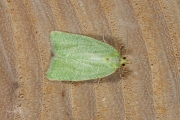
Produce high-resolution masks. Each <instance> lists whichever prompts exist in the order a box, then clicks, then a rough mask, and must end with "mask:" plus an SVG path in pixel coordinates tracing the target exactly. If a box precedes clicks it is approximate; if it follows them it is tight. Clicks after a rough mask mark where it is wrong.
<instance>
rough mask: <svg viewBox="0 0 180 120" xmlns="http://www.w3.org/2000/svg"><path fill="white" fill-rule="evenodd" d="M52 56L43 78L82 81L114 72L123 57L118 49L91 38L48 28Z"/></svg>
mask: <svg viewBox="0 0 180 120" xmlns="http://www.w3.org/2000/svg"><path fill="white" fill-rule="evenodd" d="M50 37H51V44H52V48H53V49H52V50H53V54H54V56H53V57H52V59H51V63H50V66H49V69H48V71H47V78H48V79H49V80H57V81H83V80H91V79H96V78H102V77H105V76H108V75H110V74H112V73H114V72H115V71H116V70H117V69H118V68H119V67H121V65H122V64H125V63H126V60H124V59H123V58H122V56H121V55H120V54H119V53H118V51H117V50H116V49H115V48H114V47H112V46H110V45H108V44H106V43H104V42H101V41H98V40H96V39H93V38H91V37H87V36H83V35H77V34H70V33H65V32H59V31H52V32H51V34H50Z"/></svg>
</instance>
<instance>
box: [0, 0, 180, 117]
mask: <svg viewBox="0 0 180 120" xmlns="http://www.w3.org/2000/svg"><path fill="white" fill-rule="evenodd" d="M53 30H59V31H65V32H69V33H77V34H83V35H87V36H90V37H93V38H95V39H99V40H101V41H103V36H104V39H105V42H106V43H108V44H110V45H112V46H114V47H115V48H116V49H117V50H119V51H120V52H121V53H122V54H123V55H124V56H126V57H127V59H128V61H130V64H127V65H126V66H125V67H123V68H121V69H120V70H119V71H116V72H115V73H114V74H112V75H110V76H108V77H105V78H102V79H100V83H99V84H98V80H90V81H85V82H73V83H71V82H52V81H49V80H47V78H46V71H47V69H48V66H49V62H50V59H51V57H52V53H51V45H50V36H49V34H50V32H51V31H53ZM179 31H180V2H179V1H178V0H169V1H167V0H114V1H112V0H49V1H48V0H0V68H1V69H0V80H1V82H0V98H1V99H0V106H1V109H0V118H1V119H2V120H126V119H127V120H179V118H180V82H179V81H180V32H179ZM122 76H123V77H122Z"/></svg>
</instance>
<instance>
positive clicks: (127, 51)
mask: <svg viewBox="0 0 180 120" xmlns="http://www.w3.org/2000/svg"><path fill="white" fill-rule="evenodd" d="M126 38H127V42H126V46H127V47H126V52H125V56H126V55H127V54H128V29H127V32H126ZM126 58H127V57H126ZM128 63H129V62H128ZM123 73H124V67H123V68H122V73H121V74H120V77H121V78H122V79H123V76H122V74H123Z"/></svg>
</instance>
